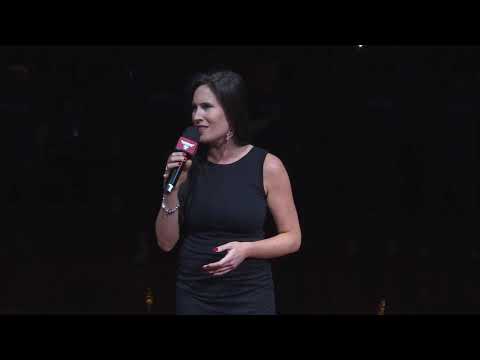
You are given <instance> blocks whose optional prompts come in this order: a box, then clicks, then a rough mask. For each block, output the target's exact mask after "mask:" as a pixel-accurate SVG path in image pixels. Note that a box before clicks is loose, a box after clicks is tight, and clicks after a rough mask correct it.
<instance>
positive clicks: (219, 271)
mask: <svg viewBox="0 0 480 360" xmlns="http://www.w3.org/2000/svg"><path fill="white" fill-rule="evenodd" d="M232 270H233V266H227V267H225V268H222V269H219V270H218V271H215V272H211V274H212V276H221V275H225V274H226V273H228V272H230V271H232Z"/></svg>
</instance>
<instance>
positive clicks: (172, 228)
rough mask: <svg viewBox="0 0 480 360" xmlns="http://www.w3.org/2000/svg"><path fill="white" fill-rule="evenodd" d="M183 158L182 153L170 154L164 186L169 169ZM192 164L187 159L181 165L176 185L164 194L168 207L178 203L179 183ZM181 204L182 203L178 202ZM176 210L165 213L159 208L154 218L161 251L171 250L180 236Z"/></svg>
mask: <svg viewBox="0 0 480 360" xmlns="http://www.w3.org/2000/svg"><path fill="white" fill-rule="evenodd" d="M184 160H185V156H184V155H183V154H182V153H173V154H172V155H170V157H169V159H168V162H167V166H166V171H165V179H164V187H165V182H166V179H167V177H168V175H169V173H170V171H171V169H173V168H175V167H178V166H180V164H181V162H182V161H184ZM191 165H192V160H188V161H187V162H186V163H185V166H184V167H183V170H182V173H181V175H180V177H179V179H178V182H177V185H176V186H175V188H174V190H173V191H172V192H171V193H169V194H166V193H165V194H164V198H165V201H164V204H165V207H166V208H168V209H173V208H175V207H176V206H177V205H178V204H179V200H178V189H179V188H180V185H181V184H182V183H183V182H184V181H185V180H186V178H187V173H188V170H189V169H190V167H191ZM180 206H182V204H180ZM178 211H179V210H177V211H175V212H173V213H171V214H167V213H166V212H165V210H164V209H162V208H160V210H159V211H158V215H157V218H156V220H155V234H156V237H157V243H158V246H160V248H161V249H162V250H163V251H170V250H172V249H173V248H174V247H175V245H176V244H177V242H178V239H179V237H180V228H179V221H178Z"/></svg>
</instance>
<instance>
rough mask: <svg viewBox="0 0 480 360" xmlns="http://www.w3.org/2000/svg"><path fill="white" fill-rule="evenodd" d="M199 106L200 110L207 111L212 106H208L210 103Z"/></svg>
mask: <svg viewBox="0 0 480 360" xmlns="http://www.w3.org/2000/svg"><path fill="white" fill-rule="evenodd" d="M200 106H201V107H202V109H204V110H207V109H209V108H211V107H213V105H212V104H210V103H201V104H200Z"/></svg>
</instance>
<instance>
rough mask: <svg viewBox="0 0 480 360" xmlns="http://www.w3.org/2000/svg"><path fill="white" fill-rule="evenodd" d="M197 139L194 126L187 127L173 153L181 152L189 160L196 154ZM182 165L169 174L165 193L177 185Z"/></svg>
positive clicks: (197, 134)
mask: <svg viewBox="0 0 480 360" xmlns="http://www.w3.org/2000/svg"><path fill="white" fill-rule="evenodd" d="M199 139H200V133H199V132H198V129H197V128H196V127H195V126H189V127H187V128H186V129H185V130H184V131H183V133H182V136H180V139H178V142H177V146H175V151H181V152H183V153H185V154H186V155H187V157H188V158H191V157H193V156H194V155H195V154H196V153H197V149H198V140H199ZM184 164H185V163H182V165H180V166H178V167H176V168H174V169H172V171H171V172H170V176H169V177H168V180H167V183H166V184H165V187H166V191H167V193H171V192H172V190H173V188H174V187H175V185H176V184H177V181H178V178H179V177H180V174H181V173H182V168H183V165H184Z"/></svg>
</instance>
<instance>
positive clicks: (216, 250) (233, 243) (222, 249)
mask: <svg viewBox="0 0 480 360" xmlns="http://www.w3.org/2000/svg"><path fill="white" fill-rule="evenodd" d="M235 243H236V241H233V242H229V243H226V244H224V245H221V246H218V247H216V248H215V249H213V251H214V252H217V253H218V252H222V251H225V250H229V249H231V248H232V247H233V246H234V245H235Z"/></svg>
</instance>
